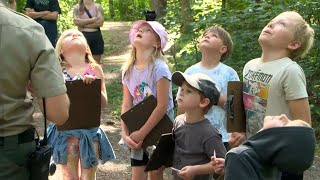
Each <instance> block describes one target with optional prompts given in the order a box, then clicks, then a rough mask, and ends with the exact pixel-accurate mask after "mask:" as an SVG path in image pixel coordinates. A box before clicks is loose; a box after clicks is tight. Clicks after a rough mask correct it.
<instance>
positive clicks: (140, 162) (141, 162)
mask: <svg viewBox="0 0 320 180" xmlns="http://www.w3.org/2000/svg"><path fill="white" fill-rule="evenodd" d="M148 161H149V157H148V156H147V154H146V153H143V158H142V160H136V159H132V158H131V166H145V165H147V164H148Z"/></svg>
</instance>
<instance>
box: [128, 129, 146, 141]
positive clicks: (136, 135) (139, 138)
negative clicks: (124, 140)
mask: <svg viewBox="0 0 320 180" xmlns="http://www.w3.org/2000/svg"><path fill="white" fill-rule="evenodd" d="M130 138H131V139H132V140H134V141H135V142H140V141H143V140H144V138H145V135H144V134H142V133H141V131H134V132H133V133H131V134H130Z"/></svg>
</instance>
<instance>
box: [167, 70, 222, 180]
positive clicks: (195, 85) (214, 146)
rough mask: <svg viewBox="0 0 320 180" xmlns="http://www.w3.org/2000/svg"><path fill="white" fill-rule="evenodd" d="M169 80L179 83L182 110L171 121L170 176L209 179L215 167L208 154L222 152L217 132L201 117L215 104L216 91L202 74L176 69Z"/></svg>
mask: <svg viewBox="0 0 320 180" xmlns="http://www.w3.org/2000/svg"><path fill="white" fill-rule="evenodd" d="M172 82H173V83H174V84H176V85H178V86H180V92H179V94H178V97H177V103H178V106H179V107H182V108H183V109H184V110H185V113H184V114H181V115H179V116H177V117H176V119H175V121H174V129H173V137H174V140H175V148H174V155H173V167H174V168H175V169H177V170H176V171H174V173H173V175H174V179H193V180H197V179H199V180H200V179H201V180H207V179H208V180H209V179H211V178H212V175H211V174H212V173H214V170H215V169H214V168H213V166H211V165H210V157H211V156H213V155H214V154H216V156H217V157H225V154H226V149H225V147H224V145H223V142H222V139H221V135H220V134H219V132H218V130H217V129H216V128H214V127H213V126H211V124H210V122H209V120H208V119H206V118H205V117H204V115H205V114H206V112H207V111H208V110H209V109H210V108H211V107H212V106H213V105H217V103H218V101H219V97H220V92H219V90H218V89H217V88H216V85H215V83H214V82H213V80H212V79H211V78H210V77H209V76H208V75H205V74H202V73H197V74H192V75H187V74H184V73H182V72H179V71H178V72H175V73H174V74H173V75H172Z"/></svg>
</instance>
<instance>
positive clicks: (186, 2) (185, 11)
mask: <svg viewBox="0 0 320 180" xmlns="http://www.w3.org/2000/svg"><path fill="white" fill-rule="evenodd" d="M180 2H181V12H180V13H181V15H182V16H181V20H180V23H181V33H183V34H184V33H185V32H186V30H187V29H186V25H185V24H188V23H189V22H191V12H190V3H191V0H181V1H180Z"/></svg>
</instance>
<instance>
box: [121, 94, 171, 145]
mask: <svg viewBox="0 0 320 180" xmlns="http://www.w3.org/2000/svg"><path fill="white" fill-rule="evenodd" d="M156 106H157V99H156V98H155V97H154V96H153V95H150V96H148V97H147V98H146V99H144V100H143V101H141V102H140V103H138V104H137V105H135V106H134V107H132V108H131V109H130V110H128V111H127V112H125V113H123V114H122V115H121V119H122V120H123V122H124V123H125V124H126V126H127V128H128V130H129V134H131V133H132V132H134V131H137V130H139V129H140V128H141V127H142V126H143V125H144V124H145V123H146V122H147V120H148V119H149V117H150V115H151V113H152V112H153V110H154V109H155V108H156ZM172 128H173V123H172V121H171V119H170V118H169V117H168V115H167V114H165V115H164V116H163V118H162V119H161V120H160V121H159V122H158V124H157V125H156V126H155V127H154V128H153V129H152V130H151V131H150V132H149V134H148V135H147V136H146V137H145V139H144V140H143V143H142V148H143V149H144V150H146V148H147V147H148V146H152V145H156V144H157V142H158V140H159V139H160V137H161V135H162V134H166V133H170V132H172Z"/></svg>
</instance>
